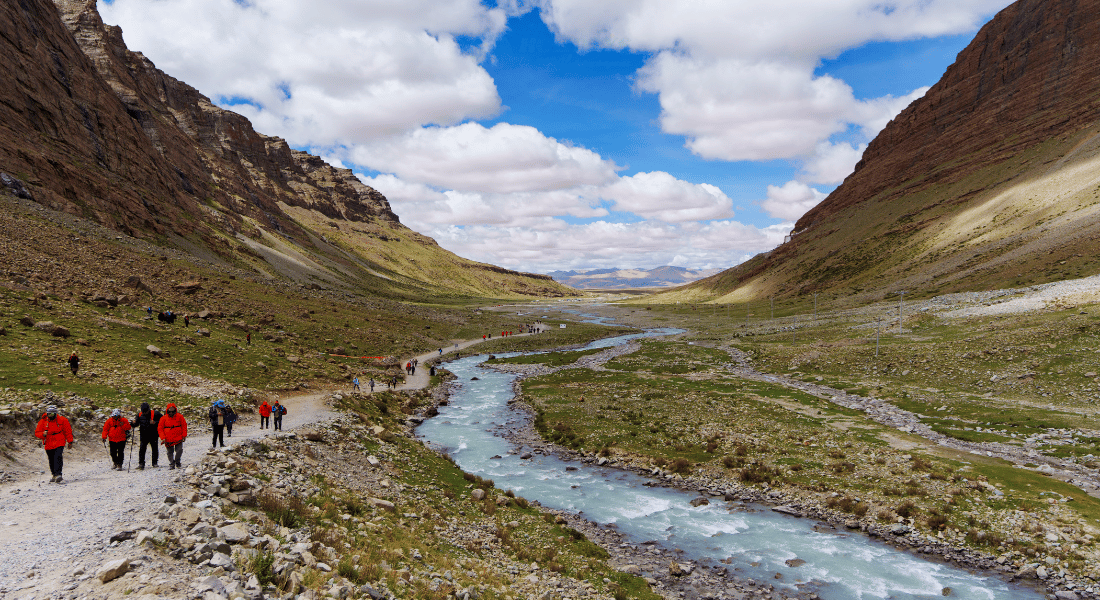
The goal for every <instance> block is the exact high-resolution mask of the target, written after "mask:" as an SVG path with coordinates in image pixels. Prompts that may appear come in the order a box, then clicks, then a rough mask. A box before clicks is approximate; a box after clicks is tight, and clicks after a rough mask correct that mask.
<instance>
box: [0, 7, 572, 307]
mask: <svg viewBox="0 0 1100 600" xmlns="http://www.w3.org/2000/svg"><path fill="white" fill-rule="evenodd" d="M0 61H3V63H4V64H5V66H6V69H5V71H6V73H7V74H6V75H5V76H4V85H3V86H0V171H2V172H3V173H4V175H3V177H0V180H2V181H3V183H4V185H5V186H6V187H7V188H8V189H9V190H11V191H12V193H15V194H16V195H19V196H22V197H24V198H28V199H33V200H34V201H36V202H38V203H40V204H42V205H44V206H46V207H49V208H52V209H55V210H59V211H64V212H66V213H69V214H72V215H75V216H79V217H83V218H86V219H90V220H92V221H94V222H96V223H99V224H101V225H104V226H107V227H110V228H112V229H115V230H117V231H119V232H121V233H125V234H127V235H129V236H133V237H135V238H139V239H142V240H145V241H152V242H155V243H157V244H160V245H165V246H171V247H174V248H177V249H182V250H185V251H186V252H189V253H191V254H194V255H196V256H199V257H201V258H204V259H207V260H213V261H216V262H222V263H224V264H226V265H232V266H235V267H242V268H245V269H247V270H249V271H253V272H255V273H258V274H260V275H262V276H264V277H269V278H277V279H284V280H290V281H292V282H296V283H299V284H303V285H312V286H321V287H325V288H334V289H341V290H345V291H365V292H369V293H372V294H389V295H394V296H396V297H402V296H408V297H423V296H424V295H429V296H432V295H438V296H454V295H457V296H494V297H506V296H519V295H551V296H554V295H569V294H573V293H575V292H573V291H572V290H569V289H567V288H565V287H563V286H561V285H559V284H557V283H555V282H553V281H552V280H551V279H550V278H549V277H546V276H544V275H535V274H530V273H518V272H514V271H509V270H506V269H501V268H499V267H495V266H492V265H486V264H481V263H475V262H473V261H469V260H465V259H462V258H460V257H458V256H456V255H454V254H452V253H450V252H448V251H446V250H443V249H442V248H440V247H439V246H438V245H436V243H435V242H434V240H432V239H430V238H428V237H426V236H423V235H420V234H418V233H416V232H414V231H412V230H410V229H409V228H407V227H405V226H404V225H402V224H401V222H400V220H399V218H398V216H397V215H396V214H394V212H393V210H392V209H391V207H390V205H389V202H387V200H386V198H385V197H384V196H382V194H380V193H378V192H377V191H376V190H374V189H372V188H370V187H368V186H366V185H364V184H363V183H361V182H360V181H359V180H358V179H357V178H356V177H355V175H354V174H353V173H352V172H351V171H350V170H348V169H339V168H335V167H333V166H331V165H329V164H327V163H325V162H324V161H323V160H321V159H320V158H318V157H316V156H312V155H310V154H307V153H305V152H301V151H297V150H294V149H292V148H290V147H289V146H288V145H287V143H286V142H285V141H284V140H282V139H280V138H277V137H272V136H267V135H264V134H262V133H259V132H257V131H255V130H254V129H253V127H252V124H251V123H250V122H249V121H248V120H247V119H245V118H244V117H242V116H241V115H238V114H236V113H233V112H231V111H228V110H224V109H221V108H219V107H217V106H215V105H214V104H213V103H211V102H210V100H209V99H208V98H206V97H205V96H203V95H202V94H200V93H199V92H198V91H197V90H196V89H194V88H192V87H191V86H189V85H187V84H186V83H183V82H181V81H178V80H176V79H174V78H172V77H171V76H169V75H167V74H165V73H164V72H162V71H160V70H159V69H157V68H156V66H155V65H153V63H152V62H151V61H149V59H147V58H145V57H144V56H143V55H142V54H141V53H138V52H132V51H130V50H129V49H127V47H126V45H125V43H124V42H123V38H122V31H121V30H120V29H119V28H118V27H112V26H107V25H105V24H104V23H103V21H102V19H101V18H100V15H99V13H98V11H97V9H96V2H95V0H86V1H81V0H56V1H55V2H50V1H49V0H17V1H13V2H4V3H3V4H0Z"/></svg>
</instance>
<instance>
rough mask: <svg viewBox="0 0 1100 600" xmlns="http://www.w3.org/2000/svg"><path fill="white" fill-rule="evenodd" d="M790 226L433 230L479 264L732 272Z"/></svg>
mask: <svg viewBox="0 0 1100 600" xmlns="http://www.w3.org/2000/svg"><path fill="white" fill-rule="evenodd" d="M789 231H790V223H784V224H781V225H776V226H772V227H767V228H758V227H754V226H752V225H745V224H742V223H738V222H736V221H729V220H727V221H714V222H711V223H708V224H705V225H703V224H699V223H683V224H661V223H654V222H639V223H614V222H608V221H597V222H594V223H587V224H583V225H567V224H562V226H561V227H559V228H556V229H553V230H549V231H532V230H529V229H522V228H499V227H483V226H474V227H446V228H442V229H439V230H435V231H433V232H432V235H433V237H435V238H436V239H437V240H439V241H440V243H441V244H443V245H444V246H445V247H447V248H449V249H452V250H454V251H455V252H457V253H458V254H460V255H462V256H468V257H471V258H474V259H475V260H489V259H490V258H491V259H492V262H494V263H496V264H498V265H502V266H505V267H508V268H512V269H520V270H526V271H547V270H552V269H558V268H561V269H571V268H598V267H622V268H631V267H638V268H652V267H653V266H655V265H663V264H673V263H674V262H675V264H682V265H685V266H688V265H690V266H692V267H696V268H728V267H732V266H734V265H736V264H738V263H740V262H741V261H743V260H745V259H746V258H748V257H750V256H752V255H753V254H756V253H758V252H762V251H766V250H769V249H771V248H774V247H775V246H776V245H777V244H779V243H780V242H782V241H783V237H784V236H785V235H786V234H787V233H788V232H789Z"/></svg>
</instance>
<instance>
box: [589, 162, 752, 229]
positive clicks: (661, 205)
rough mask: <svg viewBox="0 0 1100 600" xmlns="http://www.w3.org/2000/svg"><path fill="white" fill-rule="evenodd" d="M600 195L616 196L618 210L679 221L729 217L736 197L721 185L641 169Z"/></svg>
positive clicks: (609, 186)
mask: <svg viewBox="0 0 1100 600" xmlns="http://www.w3.org/2000/svg"><path fill="white" fill-rule="evenodd" d="M599 194H600V197H602V198H605V199H609V200H613V201H614V202H615V208H616V209H618V210H622V211H626V212H631V213H634V214H636V215H639V216H642V217H646V218H650V219H656V220H659V221H665V222H668V223H675V222H681V221H702V220H709V219H726V218H729V217H732V216H733V201H732V200H730V199H729V197H728V196H726V194H724V193H723V192H722V190H720V189H718V188H717V187H715V186H713V185H710V184H706V183H702V184H693V183H689V182H687V181H683V180H681V179H676V178H675V177H673V176H672V175H669V174H668V173H665V172H661V171H657V172H653V173H638V174H636V175H633V176H630V177H623V178H621V179H619V180H618V181H616V182H615V183H612V184H610V185H607V186H604V187H603V188H602V189H601V190H600V192H599Z"/></svg>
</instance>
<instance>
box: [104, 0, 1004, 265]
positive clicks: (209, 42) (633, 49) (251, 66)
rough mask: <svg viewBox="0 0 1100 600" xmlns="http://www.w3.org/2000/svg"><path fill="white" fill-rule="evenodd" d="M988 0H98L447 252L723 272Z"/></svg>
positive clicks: (226, 100) (886, 110)
mask: <svg viewBox="0 0 1100 600" xmlns="http://www.w3.org/2000/svg"><path fill="white" fill-rule="evenodd" d="M1008 4H1009V2H1007V0H892V1H891V0H885V1H884V0H772V1H770V2H764V3H761V2H757V1H753V2H749V1H747V0H486V1H484V2H479V1H477V0H309V1H303V0H103V1H102V2H101V3H100V12H101V14H102V16H103V19H104V21H105V22H107V23H108V24H113V25H119V26H121V27H122V30H123V37H124V39H125V41H126V43H127V46H128V47H129V48H130V49H131V50H135V51H140V52H142V53H143V54H145V55H146V56H147V57H148V58H150V59H151V60H152V61H153V62H154V63H155V64H156V65H157V67H159V68H160V69H161V70H163V71H165V72H166V73H168V74H169V75H171V76H173V77H175V78H177V79H180V80H182V81H185V82H187V83H188V84H190V85H192V86H194V87H196V88H197V89H198V90H199V91H200V92H202V93H203V94H204V95H206V96H208V97H209V98H210V99H211V100H212V101H213V102H215V103H216V104H218V105H219V106H222V107H224V108H227V109H230V110H233V111H236V112H238V113H240V114H242V115H244V116H245V117H247V118H249V119H250V120H251V121H252V123H253V125H254V126H255V128H256V130H257V131H259V132H262V133H265V134H268V135H277V136H280V137H283V138H285V139H286V140H287V142H288V143H289V144H290V145H291V146H292V147H294V148H298V149H301V150H306V151H309V152H312V153H314V154H317V155H319V156H322V157H324V158H325V159H326V160H328V161H329V162H330V163H332V164H334V165H337V166H341V167H347V168H350V169H352V170H353V171H354V172H355V173H356V175H357V176H358V177H359V178H360V179H361V180H362V181H363V182H364V183H366V184H367V185H370V186H372V187H374V188H375V189H377V190H378V191H380V192H382V193H383V194H384V195H385V196H386V197H387V198H388V199H389V201H390V204H391V206H392V208H393V210H394V212H395V213H397V214H398V216H399V217H400V218H401V221H402V222H403V223H404V224H405V225H407V226H409V227H411V228H412V229H414V230H416V231H418V232H420V233H423V234H426V235H429V236H431V237H433V238H435V239H436V241H437V242H439V244H440V245H441V246H442V247H444V248H446V249H448V250H450V251H452V252H455V253H456V254H458V255H460V256H463V257H466V258H470V259H473V260H477V261H482V262H487V263H492V264H495V265H499V266H502V267H507V268H511V269H518V270H522V271H530V272H536V273H545V272H549V271H554V270H585V269H595V268H611V267H616V268H654V267H658V266H663V265H675V266H682V267H688V268H695V269H708V268H728V267H732V266H734V265H737V264H739V263H741V262H743V261H744V260H746V259H748V258H750V257H752V256H753V255H755V254H757V253H759V252H765V251H767V250H770V249H772V248H774V247H775V246H776V245H778V244H779V243H781V242H782V241H783V237H784V236H785V235H786V234H787V233H788V232H789V231H790V230H791V228H792V226H793V224H794V222H795V221H796V220H797V219H798V217H799V216H801V215H802V214H804V213H805V212H806V211H807V210H809V209H810V208H812V207H813V206H814V205H816V204H817V203H818V202H820V201H821V200H822V199H823V198H825V197H826V196H827V195H828V194H829V192H831V191H832V190H833V189H835V188H836V186H837V185H838V184H839V183H840V182H842V181H843V180H844V178H845V177H846V176H847V175H849V174H850V173H851V171H852V169H853V167H854V166H855V164H856V162H857V161H858V160H859V157H860V155H861V154H862V152H863V150H864V149H865V147H866V144H867V142H869V141H870V140H871V139H873V138H874V137H875V135H876V134H877V133H878V132H879V131H880V130H881V129H882V128H883V127H884V126H885V125H886V124H887V123H888V122H889V121H890V119H891V118H893V117H894V116H895V115H897V113H898V112H900V111H901V110H902V109H904V108H905V107H906V106H907V105H908V104H909V103H911V102H912V101H913V100H915V99H917V98H919V97H921V96H922V95H923V94H924V93H925V92H926V91H927V89H928V87H929V86H931V85H933V84H935V83H936V81H938V80H939V78H940V77H941V76H942V74H943V72H944V70H945V69H946V68H947V67H948V66H949V65H950V64H951V63H952V62H954V60H955V57H956V55H957V54H958V52H960V51H961V50H962V49H963V48H964V47H965V46H966V45H967V44H968V43H969V41H970V40H971V39H972V38H973V36H974V34H975V33H976V32H977V30H978V29H979V28H980V27H981V25H983V24H984V23H986V22H987V21H988V20H989V19H990V18H991V17H992V16H993V15H994V14H995V13H996V12H997V11H999V10H1000V9H1002V8H1004V7H1005V6H1007V5H1008Z"/></svg>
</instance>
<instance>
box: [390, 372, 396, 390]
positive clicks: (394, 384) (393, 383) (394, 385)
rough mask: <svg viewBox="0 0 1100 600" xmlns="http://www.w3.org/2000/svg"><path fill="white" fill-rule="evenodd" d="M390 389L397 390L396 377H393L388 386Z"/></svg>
mask: <svg viewBox="0 0 1100 600" xmlns="http://www.w3.org/2000/svg"><path fill="white" fill-rule="evenodd" d="M390 387H392V388H393V389H395V390H396V389H397V375H394V376H393V382H392V383H391V384H390Z"/></svg>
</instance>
